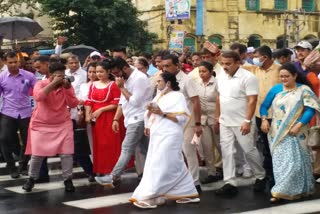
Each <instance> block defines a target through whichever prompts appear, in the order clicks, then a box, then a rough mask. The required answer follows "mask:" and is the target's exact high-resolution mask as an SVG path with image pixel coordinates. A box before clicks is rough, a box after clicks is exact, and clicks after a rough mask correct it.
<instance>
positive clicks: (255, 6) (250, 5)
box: [246, 0, 260, 11]
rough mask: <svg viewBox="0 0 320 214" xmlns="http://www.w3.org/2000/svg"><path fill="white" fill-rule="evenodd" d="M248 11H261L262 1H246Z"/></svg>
mask: <svg viewBox="0 0 320 214" xmlns="http://www.w3.org/2000/svg"><path fill="white" fill-rule="evenodd" d="M246 8H247V10H255V11H258V10H260V0H246Z"/></svg>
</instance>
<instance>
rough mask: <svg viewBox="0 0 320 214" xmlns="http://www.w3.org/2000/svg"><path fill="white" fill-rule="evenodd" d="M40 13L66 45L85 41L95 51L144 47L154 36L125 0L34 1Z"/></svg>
mask: <svg viewBox="0 0 320 214" xmlns="http://www.w3.org/2000/svg"><path fill="white" fill-rule="evenodd" d="M38 2H39V3H40V4H41V13H42V14H46V15H49V16H50V17H51V18H53V20H54V21H53V23H52V27H53V30H57V31H58V32H59V35H63V36H67V37H68V38H69V43H70V44H86V45H91V46H94V47H96V48H97V49H99V50H105V49H112V48H114V47H116V46H128V47H130V48H131V49H134V50H144V49H145V46H146V45H147V44H148V43H150V42H152V41H154V40H155V39H156V35H155V34H150V33H148V32H146V31H145V30H144V27H145V23H144V22H142V21H141V20H139V19H138V18H137V17H138V11H137V9H136V8H135V7H134V6H133V4H132V3H131V1H129V0H38Z"/></svg>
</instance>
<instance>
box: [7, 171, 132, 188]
mask: <svg viewBox="0 0 320 214" xmlns="http://www.w3.org/2000/svg"><path fill="white" fill-rule="evenodd" d="M81 170H82V169H81ZM60 173H61V170H60ZM135 177H137V174H136V173H126V174H124V175H123V176H122V178H123V179H128V178H135ZM72 181H73V185H74V186H75V187H80V186H89V185H91V184H96V183H89V181H88V179H87V178H81V179H73V180H72ZM61 188H64V185H63V181H62V179H61V181H55V182H49V183H41V184H35V186H34V188H33V189H32V191H31V192H25V191H24V190H23V189H22V185H19V186H12V187H6V188H5V189H6V190H9V191H12V192H15V193H19V194H30V193H37V192H44V191H49V190H56V189H61Z"/></svg>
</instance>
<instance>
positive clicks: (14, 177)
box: [10, 169, 20, 179]
mask: <svg viewBox="0 0 320 214" xmlns="http://www.w3.org/2000/svg"><path fill="white" fill-rule="evenodd" d="M10 176H11V178H13V179H16V178H19V177H20V174H19V173H18V171H17V170H16V169H14V170H11V172H10Z"/></svg>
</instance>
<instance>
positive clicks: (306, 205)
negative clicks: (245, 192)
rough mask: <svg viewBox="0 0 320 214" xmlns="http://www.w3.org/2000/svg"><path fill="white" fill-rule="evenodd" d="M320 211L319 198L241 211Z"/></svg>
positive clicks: (293, 213)
mask: <svg viewBox="0 0 320 214" xmlns="http://www.w3.org/2000/svg"><path fill="white" fill-rule="evenodd" d="M319 211H320V199H316V200H310V201H303V202H296V203H291V204H285V205H281V206H275V207H269V208H264V209H259V210H252V211H248V212H242V214H270V213H271V214H283V213H290V214H298V213H299V214H300V213H319Z"/></svg>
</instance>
